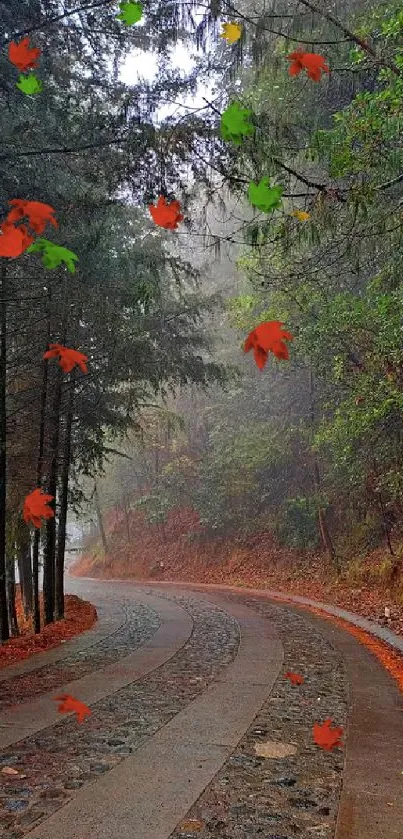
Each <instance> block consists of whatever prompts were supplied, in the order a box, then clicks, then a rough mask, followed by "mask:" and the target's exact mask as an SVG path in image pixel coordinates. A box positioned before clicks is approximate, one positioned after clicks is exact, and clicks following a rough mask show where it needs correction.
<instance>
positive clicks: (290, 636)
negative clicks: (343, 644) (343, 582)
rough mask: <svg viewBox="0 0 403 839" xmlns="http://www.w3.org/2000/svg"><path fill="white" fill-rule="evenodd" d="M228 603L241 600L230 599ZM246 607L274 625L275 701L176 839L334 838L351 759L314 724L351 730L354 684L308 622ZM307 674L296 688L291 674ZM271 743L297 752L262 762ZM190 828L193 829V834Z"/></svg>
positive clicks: (256, 605)
mask: <svg viewBox="0 0 403 839" xmlns="http://www.w3.org/2000/svg"><path fill="white" fill-rule="evenodd" d="M223 599H224V600H226V599H228V602H231V601H235V602H236V601H237V600H238V601H239V596H237V595H228V594H225V595H223ZM242 603H243V605H245V606H250V607H252V608H253V609H255V610H256V611H257V612H258V614H259V615H262V616H263V617H266V618H268V619H269V620H270V621H271V622H273V623H274V625H275V627H276V630H277V632H278V634H279V635H280V638H281V641H282V644H283V647H284V651H285V659H284V666H283V669H282V673H281V676H280V678H278V680H277V682H276V684H275V686H274V689H273V691H272V693H271V696H270V697H269V699H268V701H267V702H265V703H264V705H263V707H262V709H261V711H260V712H259V713H258V714H257V716H256V718H255V720H254V723H253V725H252V726H251V727H250V728H249V730H248V731H247V732H246V734H245V736H244V737H243V738H242V740H241V741H240V743H239V745H238V747H237V749H236V751H235V752H234V753H233V755H232V756H231V757H230V758H229V760H228V761H227V762H226V763H225V765H224V766H223V768H222V769H221V771H220V772H218V774H217V775H216V776H215V778H214V780H213V781H212V783H211V784H210V785H209V786H208V787H207V789H206V790H205V792H204V793H203V795H202V796H201V797H200V799H199V800H198V801H197V802H196V803H195V805H194V807H192V809H191V810H190V811H189V813H187V814H186V816H185V818H184V819H183V820H182V823H183V824H184V828H183V829H182V828H181V827H180V826H179V827H178V828H177V829H176V830H175V831H174V832H173V833H172V834H171V836H172V839H184V837H188V836H189V837H190V836H192V835H194V834H193V833H192V831H191V827H192V822H193V823H196V824H197V823H200V824H201V825H202V829H201V830H200V829H198V832H197V836H198V837H200V839H294V837H301V839H302V837H304V839H308V838H309V837H312V839H314V837H316V839H332V837H333V836H334V832H335V825H336V818H337V810H338V803H339V796H340V790H341V783H342V770H343V762H344V755H343V751H341V750H340V749H337V750H335V751H333V752H325V751H324V750H322V749H318V747H317V746H315V744H314V742H313V739H312V726H313V723H314V722H317V721H319V722H323V721H324V720H325V719H326V718H327V717H331V718H332V720H334V721H335V722H336V724H337V725H341V726H343V727H344V726H345V724H346V718H347V685H346V678H345V673H344V667H343V663H342V661H341V659H340V656H339V655H338V654H337V652H336V651H335V650H334V649H333V648H332V647H331V646H330V644H329V643H328V642H327V641H325V639H324V638H323V637H322V636H321V634H320V633H319V632H318V631H315V630H314V629H313V628H312V626H310V625H309V624H307V622H306V621H305V620H304V618H302V617H299V616H298V615H295V614H292V613H290V612H289V611H281V610H280V609H278V608H276V607H275V606H273V605H271V604H270V603H265V602H262V601H261V600H254V599H251V598H245V597H242ZM289 670H290V671H292V672H295V673H299V674H303V675H304V678H305V683H304V684H303V685H302V686H300V687H293V686H291V684H290V682H289V681H288V680H286V679H284V678H283V675H284V673H286V672H287V671H289ZM268 741H270V743H273V742H274V743H276V744H278V745H282V744H287V745H291V746H294V747H295V754H292V755H290V756H287V757H280V758H279V757H277V758H275V759H270V758H265V757H259V756H257V754H256V749H255V744H259V743H260V744H263V743H266V742H268ZM186 822H187V823H188V826H189V831H187V830H186Z"/></svg>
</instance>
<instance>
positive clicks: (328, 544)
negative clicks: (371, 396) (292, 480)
mask: <svg viewBox="0 0 403 839" xmlns="http://www.w3.org/2000/svg"><path fill="white" fill-rule="evenodd" d="M309 382H310V397H311V428H312V433H313V431H314V427H315V403H314V379H313V370H312V368H311V369H310V374H309ZM313 481H314V486H315V491H316V494H317V495H318V496H320V493H321V479H320V471H319V463H318V458H317V456H316V454H314V463H313ZM318 526H319V533H320V535H321V539H322V543H323V547H324V548H325V551H326V553H327V555H328V557H329V559H330V561H331V563H332V565H334V566H335V567H336V570H337V572H338V573H340V564H339V560H338V557H337V555H336V551H335V548H334V545H333V541H332V537H331V535H330V530H329V526H328V523H327V517H326V511H325V510H324V508H323V507H322V505H321V503H320V500H318Z"/></svg>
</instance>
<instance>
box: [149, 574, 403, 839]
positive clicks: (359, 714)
mask: <svg viewBox="0 0 403 839" xmlns="http://www.w3.org/2000/svg"><path fill="white" fill-rule="evenodd" d="M158 585H159V584H158ZM202 588H203V590H204V589H206V588H208V589H209V590H208V596H209V599H210V598H211V596H212V594H213V588H214V589H215V592H217V593H218V592H221V593H222V594H225V593H226V592H228V591H231V592H235V593H237V594H238V595H239V596H240V597H242V595H246V596H251V595H253V596H257V597H259V598H260V599H262V600H263V599H265V600H267V599H269V600H270V599H273V602H276V599H277V598H281V597H283V598H287V600H290V602H287V603H284V602H283V603H280V602H279V601H278V602H277V603H276V606H278V607H280V608H282V609H291V610H292V611H295V612H296V613H298V614H301V607H303V606H304V605H307V606H315V608H320V609H322V610H323V611H326V612H328V613H329V614H334V615H335V616H337V617H343V618H344V619H345V620H349V622H350V623H352V624H353V625H356V626H359V627H362V628H363V629H366V630H367V631H369V632H370V633H371V634H372V635H377V636H378V637H380V638H382V640H389V639H388V638H387V636H392V641H393V642H394V643H393V646H395V647H396V648H397V649H399V648H400V646H401V645H402V639H401V638H400V637H399V636H396V635H394V633H392V632H389V631H388V630H385V631H384V630H382V628H381V627H378V626H377V625H376V624H373V623H372V622H371V621H367V620H366V619H365V618H361V617H360V616H359V615H355V614H353V613H351V612H346V611H345V610H344V609H338V608H336V607H331V606H328V605H327V604H325V603H318V602H317V601H315V600H309V599H308V598H302V597H296V596H290V597H289V598H288V597H287V596H286V595H284V594H282V592H272V591H267V590H262V589H242V590H239V588H238V587H230V586H214V587H213V586H210V585H208V586H204V585H203V586H202ZM189 589H190V590H193V584H189V585H188V590H189ZM196 590H197V591H198V592H199V593H200V594H202V593H203V592H202V591H200V589H199V586H197V588H196ZM205 595H207V592H205ZM291 601H294V602H291ZM347 616H348V617H347ZM304 618H305V619H306V620H308V621H310V622H311V623H313V624H314V625H315V626H316V627H317V628H318V629H319V631H320V632H321V633H322V634H323V635H324V636H325V637H326V638H327V639H328V640H329V642H330V643H331V644H332V645H333V646H335V647H336V648H338V649H339V651H340V653H341V655H342V659H343V663H344V666H345V668H346V673H347V678H348V684H349V718H348V726H347V731H346V733H345V737H344V741H345V747H344V748H345V766H344V773H343V787H342V794H341V799H340V808H339V814H338V820H337V829H336V835H335V839H380V837H384V839H402V836H403V796H402V784H403V781H402V772H403V695H402V693H401V692H400V691H399V689H398V687H397V685H396V684H395V682H394V681H393V679H392V677H391V676H390V675H389V674H388V672H387V671H386V670H385V668H384V667H382V665H381V663H380V661H379V660H378V659H377V658H376V657H375V656H373V655H372V654H371V653H370V651H369V650H368V649H367V648H366V647H365V646H363V645H361V644H360V643H359V642H358V641H357V640H356V638H355V637H354V636H353V635H350V634H349V632H347V631H346V630H344V629H342V628H340V627H338V626H337V625H335V624H332V623H329V621H327V620H326V619H325V618H322V617H320V616H319V615H314V614H313V613H312V612H310V611H305V612H304ZM377 630H379V632H377ZM389 643H390V641H389ZM335 722H336V723H337V720H335Z"/></svg>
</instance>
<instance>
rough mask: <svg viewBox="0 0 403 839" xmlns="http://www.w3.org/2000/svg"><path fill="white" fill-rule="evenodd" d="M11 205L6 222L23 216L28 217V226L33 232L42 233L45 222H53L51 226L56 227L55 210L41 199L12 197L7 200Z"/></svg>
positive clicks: (17, 219)
mask: <svg viewBox="0 0 403 839" xmlns="http://www.w3.org/2000/svg"><path fill="white" fill-rule="evenodd" d="M8 203H9V204H11V206H12V207H13V209H12V210H10V212H9V214H8V216H7V223H9V222H14V221H19V220H20V219H22V218H23V217H24V216H26V217H27V218H28V219H29V222H28V223H29V226H30V227H32V230H34V231H35V233H39V234H40V233H43V231H44V230H45V227H46V225H47V223H48V222H49V223H50V224H53V227H58V226H59V225H58V223H57V221H56V219H55V218H54V213H55V212H56V211H55V210H54V209H53V207H51V206H50V204H43V203H42V201H25V199H23V198H12V199H11V201H9V202H8Z"/></svg>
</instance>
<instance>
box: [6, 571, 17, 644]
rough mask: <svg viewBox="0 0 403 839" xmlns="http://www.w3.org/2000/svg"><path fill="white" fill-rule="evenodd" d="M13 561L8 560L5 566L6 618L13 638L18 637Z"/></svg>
mask: <svg viewBox="0 0 403 839" xmlns="http://www.w3.org/2000/svg"><path fill="white" fill-rule="evenodd" d="M14 563H15V559H14V557H11V558H10V561H9V563H8V566H7V595H8V616H9V621H10V628H11V634H12V636H13V637H14V638H15V637H16V636H17V635H19V634H20V633H19V629H18V620H17V610H16V608H15V564H14Z"/></svg>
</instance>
